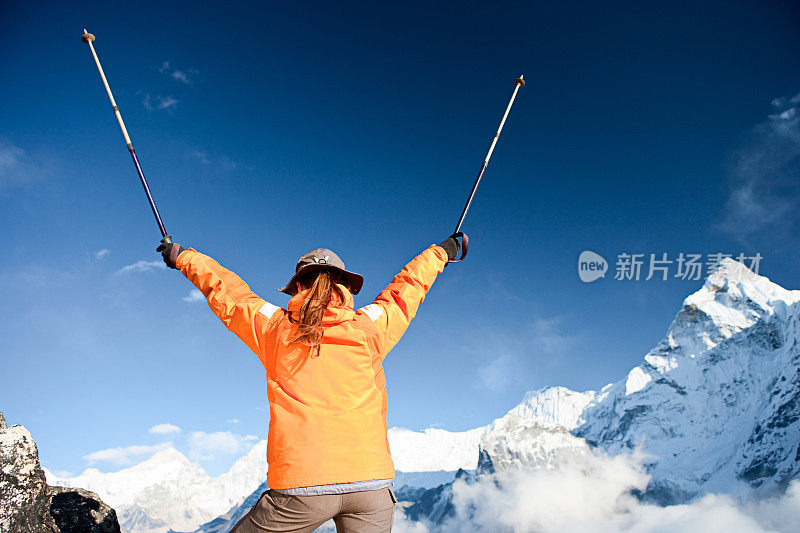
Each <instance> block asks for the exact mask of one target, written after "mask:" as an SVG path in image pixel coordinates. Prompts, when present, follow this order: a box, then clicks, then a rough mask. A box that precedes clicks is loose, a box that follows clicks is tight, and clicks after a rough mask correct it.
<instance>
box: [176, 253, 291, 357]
mask: <svg viewBox="0 0 800 533" xmlns="http://www.w3.org/2000/svg"><path fill="white" fill-rule="evenodd" d="M172 246H179V245H177V244H174V245H172ZM169 251H172V254H169ZM170 259H171V261H170ZM164 261H165V262H166V263H167V266H170V267H172V268H176V269H178V270H180V271H181V273H183V275H184V276H186V277H187V278H188V279H189V281H191V282H192V284H194V286H195V287H197V288H198V289H199V290H200V292H202V293H203V296H205V297H206V300H208V306H209V307H210V308H211V310H212V311H213V312H214V314H215V315H217V317H218V318H219V319H220V320H221V321H222V323H223V324H225V327H227V328H228V329H229V330H231V331H232V332H233V333H235V334H236V336H237V337H239V338H240V339H242V340H243V341H244V342H245V344H247V346H249V347H250V349H251V350H253V351H254V352H255V353H256V355H258V356H259V358H262V356H263V354H264V349H265V346H264V344H265V342H267V339H265V337H264V334H265V332H266V331H268V329H269V321H270V319H271V318H272V317H273V315H274V314H275V312H276V311H278V309H279V308H278V307H276V306H274V305H272V304H270V303H268V302H266V301H265V300H264V299H263V298H260V297H259V296H257V295H256V294H255V293H253V291H251V290H250V287H249V286H248V285H247V283H245V282H244V281H243V280H242V279H241V278H240V277H239V276H237V275H236V274H234V273H233V272H231V271H230V270H228V269H227V268H225V267H223V266H222V265H220V264H219V263H217V262H216V261H215V260H214V259H212V258H211V257H209V256H207V255H204V254H201V253H200V252H198V251H196V250H194V249H192V248H189V249H188V250H183V249H182V248H179V251H178V253H177V254H176V253H175V252H174V250H167V251H165V253H164ZM170 263H172V264H170Z"/></svg>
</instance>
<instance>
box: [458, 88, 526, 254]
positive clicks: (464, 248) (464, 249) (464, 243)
mask: <svg viewBox="0 0 800 533" xmlns="http://www.w3.org/2000/svg"><path fill="white" fill-rule="evenodd" d="M514 84H515V87H514V93H513V94H512V95H511V100H509V101H508V106H506V112H505V113H503V118H502V119H501V120H500V125H499V126H498V127H497V133H495V134H494V139H492V144H491V146H489V151H488V152H487V153H486V158H485V159H484V160H483V165H481V170H480V172H478V177H477V178H475V184H474V185H473V186H472V192H470V193H469V198H468V199H467V203H466V205H464V210H463V211H462V212H461V218H459V219H458V224H456V229H455V231H453V235H452V236H453V237H456V238H458V237H461V240H462V246H461V248H462V253H461V257H460V258H459V259H454V260H453V261H450V262H451V263H458V262H459V261H461V260H462V259H464V258H465V257H466V256H467V247H468V246H469V238H467V236H466V235H465V234H464V233H462V232H461V224H463V223H464V218H465V217H466V216H467V211H469V206H470V204H471V203H472V199H473V198H474V197H475V191H477V190H478V185H480V183H481V178H483V172H484V171H485V170H486V166H487V165H488V164H489V159H490V158H491V157H492V152H493V151H494V147H495V145H496V144H497V139H499V138H500V132H501V131H502V130H503V125H504V124H505V123H506V118H507V117H508V112H509V111H511V106H512V104H513V103H514V98H516V97H517V91H519V88H520V87H522V86H523V85H525V80H524V79H522V75H520V77H519V78H517V79H516V80H514Z"/></svg>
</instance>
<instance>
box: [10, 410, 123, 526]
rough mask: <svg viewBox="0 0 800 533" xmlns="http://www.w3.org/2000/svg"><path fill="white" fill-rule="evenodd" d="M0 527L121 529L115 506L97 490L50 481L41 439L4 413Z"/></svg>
mask: <svg viewBox="0 0 800 533" xmlns="http://www.w3.org/2000/svg"><path fill="white" fill-rule="evenodd" d="M0 531H1V532H2V533H119V531H120V528H119V523H118V522H117V515H116V513H115V512H114V510H113V509H112V508H111V507H109V506H108V505H106V504H105V503H103V501H102V500H101V499H100V498H99V497H98V496H97V495H96V494H94V493H93V492H89V491H87V490H83V489H77V488H64V487H49V486H48V485H47V482H46V480H45V476H44V471H43V470H42V467H41V466H40V465H39V454H38V452H37V450H36V443H35V442H34V441H33V437H32V436H31V434H30V432H29V431H28V430H27V429H25V428H24V427H23V426H11V427H10V428H9V427H6V423H5V420H4V419H3V416H2V414H0Z"/></svg>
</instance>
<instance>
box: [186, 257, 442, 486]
mask: <svg viewBox="0 0 800 533" xmlns="http://www.w3.org/2000/svg"><path fill="white" fill-rule="evenodd" d="M446 263H447V253H446V252H445V251H444V250H443V249H442V248H440V247H439V246H431V247H430V248H428V249H427V250H425V251H424V252H422V253H421V254H420V255H419V256H417V257H416V258H414V259H413V260H412V261H411V262H410V263H409V264H408V265H406V266H405V267H404V268H403V270H401V271H400V273H399V274H397V275H396V276H395V277H394V279H393V280H392V282H391V283H390V284H389V286H388V287H386V289H384V290H383V292H381V293H380V294H379V295H378V297H377V298H376V299H375V302H374V303H372V304H371V305H368V306H366V307H362V308H361V309H358V310H354V309H353V296H352V295H351V294H350V292H349V291H347V290H346V289H345V290H344V294H345V297H346V300H347V301H346V302H345V305H344V306H342V307H339V308H336V307H332V306H329V307H328V309H327V310H326V311H325V314H324V316H323V327H324V335H323V337H322V343H321V345H320V350H319V355H318V356H316V355H317V354H316V353H315V354H313V355H314V357H312V356H311V355H310V354H309V352H310V349H309V347H308V346H305V345H302V344H290V343H289V341H290V340H291V339H293V338H294V337H295V335H296V331H297V327H296V325H294V324H293V323H292V322H291V321H290V319H289V318H290V314H291V313H295V316H296V313H297V312H298V311H299V308H300V305H301V304H302V303H303V298H304V296H305V292H301V293H298V294H297V295H295V296H294V297H293V298H292V299H291V300H290V301H289V305H288V306H287V307H288V310H287V309H282V308H279V307H276V306H274V305H272V304H271V303H268V302H266V301H264V300H263V299H262V298H260V297H258V296H257V295H255V294H254V293H253V292H252V291H251V290H250V287H248V286H247V284H246V283H245V282H244V281H242V280H241V278H239V277H238V276H237V275H236V274H234V273H233V272H231V271H230V270H227V269H225V268H224V267H222V266H220V265H219V263H217V262H216V261H214V260H213V259H211V258H210V257H208V256H206V255H203V254H201V253H199V252H197V251H195V250H193V249H189V250H186V251H185V252H183V253H181V254H180V256H178V259H177V267H178V268H179V269H180V271H181V272H182V273H183V274H184V275H185V276H186V277H187V278H189V280H190V281H191V282H192V283H193V284H194V285H195V286H196V287H197V288H198V289H200V291H201V292H202V293H203V294H204V295H205V297H206V298H207V299H208V305H209V307H211V310H212V311H214V313H215V314H216V315H217V316H218V317H219V319H220V320H222V322H223V323H224V324H225V326H226V327H227V328H228V329H229V330H231V331H232V332H233V333H235V334H236V335H237V336H238V337H239V338H240V339H242V340H243V341H244V342H245V343H246V344H247V345H248V346H249V347H250V349H252V350H253V351H254V352H255V353H256V355H257V356H258V358H259V359H260V360H261V364H262V365H264V368H265V369H266V371H267V396H268V399H269V408H270V421H269V440H268V443H267V462H268V463H269V472H268V473H267V484H268V485H269V486H270V487H271V488H274V489H288V488H296V487H308V486H313V485H327V484H331V483H348V482H354V481H367V480H371V479H388V478H392V477H394V463H393V462H392V457H391V455H390V453H389V441H388V439H387V435H386V431H387V427H388V426H387V422H386V377H385V376H384V372H383V358H384V357H386V354H388V353H389V351H390V350H391V349H392V348H393V347H394V345H395V344H397V342H398V341H399V340H400V337H402V336H403V333H404V332H405V331H406V328H408V325H409V323H410V322H411V319H412V318H414V315H415V314H416V312H417V308H418V307H419V305H420V303H422V301H423V300H424V298H425V293H426V292H427V291H428V289H430V287H431V285H432V284H433V282H434V280H435V279H436V276H437V275H438V274H439V273H440V272H442V269H443V268H444V266H445V264H446ZM342 288H344V287H342Z"/></svg>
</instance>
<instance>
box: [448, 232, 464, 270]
mask: <svg viewBox="0 0 800 533" xmlns="http://www.w3.org/2000/svg"><path fill="white" fill-rule="evenodd" d="M450 237H451V238H453V239H455V240H458V239H459V237H460V238H461V257H459V258H458V259H450V260H448V261H447V262H448V263H458V262H461V261H463V260H464V258H465V257H467V249H468V248H469V237H467V234H466V233H463V232H461V231H457V232H455V233H453V234H452V235H450Z"/></svg>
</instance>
